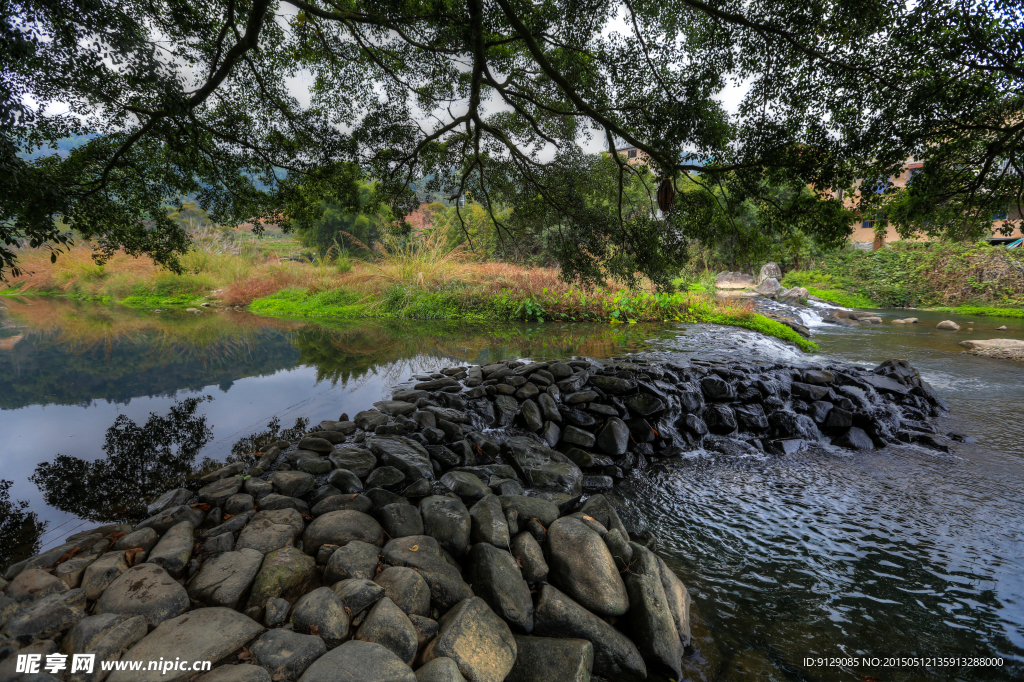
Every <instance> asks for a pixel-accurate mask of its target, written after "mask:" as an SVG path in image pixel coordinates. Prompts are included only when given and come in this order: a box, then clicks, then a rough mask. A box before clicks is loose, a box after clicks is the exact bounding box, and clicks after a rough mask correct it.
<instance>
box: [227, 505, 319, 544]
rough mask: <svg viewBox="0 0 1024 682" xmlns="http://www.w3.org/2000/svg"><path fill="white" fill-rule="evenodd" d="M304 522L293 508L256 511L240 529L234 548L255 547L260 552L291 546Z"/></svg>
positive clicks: (299, 533) (304, 525) (302, 528)
mask: <svg viewBox="0 0 1024 682" xmlns="http://www.w3.org/2000/svg"><path fill="white" fill-rule="evenodd" d="M305 528H306V524H305V522H303V520H302V514H300V513H299V512H298V511H296V510H295V509H267V510H264V511H259V512H256V514H255V515H254V516H253V517H252V518H251V519H250V520H249V523H248V525H246V527H245V528H243V529H242V532H241V533H239V535H238V540H237V541H236V542H235V549H237V550H241V549H255V550H256V551H258V552H261V553H262V554H267V553H268V552H273V551H274V550H278V549H282V548H284V547H291V546H292V545H294V544H295V541H296V540H298V538H299V536H300V535H301V534H302V531H303V530H305Z"/></svg>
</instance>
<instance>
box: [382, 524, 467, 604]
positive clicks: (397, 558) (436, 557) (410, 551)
mask: <svg viewBox="0 0 1024 682" xmlns="http://www.w3.org/2000/svg"><path fill="white" fill-rule="evenodd" d="M383 554H384V561H385V562H386V563H387V564H389V565H391V566H408V567H409V568H415V569H416V570H418V571H419V574H420V575H421V576H423V579H424V580H425V581H427V585H428V586H429V587H430V599H431V602H432V603H433V604H434V605H436V606H437V607H438V608H439V609H441V610H447V609H449V608H451V607H452V606H454V605H455V604H457V603H459V602H461V601H463V600H465V599H467V598H469V597H472V596H473V591H472V590H471V589H470V588H469V585H467V584H466V583H465V582H464V581H463V580H462V574H461V573H459V569H458V568H456V567H455V566H453V565H452V564H450V563H448V562H447V561H446V560H445V559H444V558H443V557H442V556H441V547H440V545H438V543H437V540H435V539H434V538H432V537H430V536H429V535H419V536H416V535H411V536H409V537H405V538H396V539H394V540H391V541H390V542H388V544H386V545H384V552H383Z"/></svg>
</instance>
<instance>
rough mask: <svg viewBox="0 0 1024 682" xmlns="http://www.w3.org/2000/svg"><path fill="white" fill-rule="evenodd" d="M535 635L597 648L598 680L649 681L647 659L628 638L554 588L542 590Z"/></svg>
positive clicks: (538, 601)
mask: <svg viewBox="0 0 1024 682" xmlns="http://www.w3.org/2000/svg"><path fill="white" fill-rule="evenodd" d="M533 634H534V635H541V636H544V637H571V638H577V639H585V640H587V641H589V642H590V643H591V644H593V645H594V668H593V673H594V674H595V675H598V676H599V677H604V678H606V679H609V680H623V682H641V681H642V680H645V679H646V678H647V666H646V665H645V663H644V659H643V657H642V656H641V655H640V651H639V650H638V649H637V647H636V645H635V644H633V642H631V641H630V640H629V638H628V637H626V636H625V635H624V634H622V633H621V632H619V631H618V630H616V629H615V628H614V627H612V626H611V625H609V624H608V623H606V622H605V621H604V620H602V619H600V618H598V617H597V616H595V615H594V614H593V613H591V612H590V611H587V610H586V609H585V608H583V607H582V606H580V605H579V604H577V603H576V602H575V601H573V600H572V599H570V598H569V597H568V596H567V595H565V594H563V593H562V592H560V591H559V590H558V589H556V588H555V587H553V586H551V585H544V586H543V587H541V590H540V599H538V600H537V605H536V608H535V610H534V628H533Z"/></svg>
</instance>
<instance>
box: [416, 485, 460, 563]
mask: <svg viewBox="0 0 1024 682" xmlns="http://www.w3.org/2000/svg"><path fill="white" fill-rule="evenodd" d="M420 515H421V516H422V517H423V532H424V534H425V535H429V536H430V537H432V538H434V539H436V540H437V542H438V544H440V546H441V547H443V548H444V550H445V551H446V552H448V553H449V554H451V555H452V556H454V557H461V556H462V555H464V554H465V553H466V546H467V545H468V544H469V539H470V531H471V530H472V520H471V517H470V515H469V510H468V509H466V505H465V504H463V503H462V500H458V499H455V498H452V497H447V496H441V495H432V496H430V497H425V498H423V499H422V500H421V501H420Z"/></svg>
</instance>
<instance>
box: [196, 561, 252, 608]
mask: <svg viewBox="0 0 1024 682" xmlns="http://www.w3.org/2000/svg"><path fill="white" fill-rule="evenodd" d="M262 565H263V553H262V552H259V551H257V550H255V549H248V548H243V549H239V550H237V551H234V552H223V553H221V554H217V555H216V556H213V557H210V558H209V559H207V560H206V562H204V563H203V566H202V568H200V569H199V572H198V573H196V574H195V575H194V576H193V577H192V579H191V580H190V581H189V582H188V584H187V585H186V591H187V592H188V596H189V597H190V598H192V599H193V600H195V601H197V602H199V603H201V604H204V605H205V606H226V607H227V608H229V609H236V608H238V607H239V605H241V604H242V603H243V600H244V599H245V597H247V596H248V593H249V590H250V588H251V587H252V584H253V582H254V581H255V580H256V574H257V573H259V570H260V566H262Z"/></svg>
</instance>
